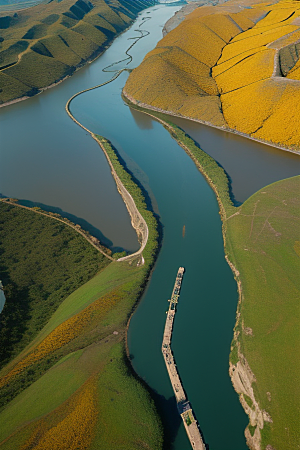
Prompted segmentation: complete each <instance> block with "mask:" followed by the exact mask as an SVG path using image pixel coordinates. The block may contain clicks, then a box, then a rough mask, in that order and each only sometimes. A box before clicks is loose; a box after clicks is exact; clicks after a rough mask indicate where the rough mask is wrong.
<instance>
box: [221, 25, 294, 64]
mask: <svg viewBox="0 0 300 450" xmlns="http://www.w3.org/2000/svg"><path fill="white" fill-rule="evenodd" d="M298 28H299V27H297V26H296V25H286V26H282V27H279V28H276V30H268V31H266V32H265V33H262V34H259V35H258V36H251V37H249V38H247V39H242V40H240V41H238V42H233V43H232V44H231V43H230V44H228V45H226V47H225V48H224V49H223V52H222V56H221V58H220V59H219V61H218V63H219V64H221V63H222V62H224V61H227V60H228V59H230V58H234V57H235V56H237V55H239V54H241V53H243V52H245V51H247V50H251V49H254V48H258V47H261V46H263V45H267V44H269V43H270V42H273V41H275V40H276V39H279V38H281V37H283V36H285V35H286V34H288V33H291V32H292V31H296V30H297V29H298Z"/></svg>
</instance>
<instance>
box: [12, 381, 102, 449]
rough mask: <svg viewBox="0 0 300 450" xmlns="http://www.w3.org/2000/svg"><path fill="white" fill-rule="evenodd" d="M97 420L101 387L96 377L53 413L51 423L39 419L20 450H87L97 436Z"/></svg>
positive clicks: (49, 418) (49, 419)
mask: <svg viewBox="0 0 300 450" xmlns="http://www.w3.org/2000/svg"><path fill="white" fill-rule="evenodd" d="M96 421H97V388H96V382H95V380H94V379H93V378H92V379H90V380H88V381H87V382H86V383H85V384H84V385H83V387H82V388H80V389H79V390H78V391H77V392H75V394H73V395H72V397H71V398H70V399H69V400H68V401H67V402H65V403H64V404H62V405H61V406H60V407H59V408H57V409H56V410H54V411H53V412H52V413H50V414H49V415H48V417H47V422H46V421H45V420H44V419H41V420H39V421H38V423H37V425H36V426H35V429H34V431H33V433H32V435H31V436H30V438H29V439H28V440H27V441H26V442H25V444H24V445H23V446H22V448H21V449H20V450H29V449H31V448H34V449H36V450H86V449H87V448H88V447H89V445H90V443H91V441H92V438H93V436H94V429H95V425H96ZM46 423H47V426H46ZM49 425H50V427H49Z"/></svg>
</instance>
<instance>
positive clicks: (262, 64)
mask: <svg viewBox="0 0 300 450" xmlns="http://www.w3.org/2000/svg"><path fill="white" fill-rule="evenodd" d="M274 55H275V50H271V49H270V50H265V51H263V52H259V53H255V54H254V55H251V56H249V57H248V58H245V59H243V60H242V61H241V62H239V63H237V64H236V65H234V66H233V67H232V68H230V69H228V70H227V71H225V72H223V73H222V74H220V75H219V76H217V77H216V80H217V83H218V87H219V90H220V93H221V94H226V92H230V91H233V90H235V89H239V88H241V87H243V86H247V85H249V84H251V83H255V82H256V81H260V80H264V79H266V78H270V77H271V76H272V73H273V68H274Z"/></svg>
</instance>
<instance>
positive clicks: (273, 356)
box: [227, 177, 300, 450]
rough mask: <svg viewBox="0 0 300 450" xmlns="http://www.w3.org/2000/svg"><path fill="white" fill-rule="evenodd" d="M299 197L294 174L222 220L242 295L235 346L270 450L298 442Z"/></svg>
mask: <svg viewBox="0 0 300 450" xmlns="http://www.w3.org/2000/svg"><path fill="white" fill-rule="evenodd" d="M299 192H300V177H294V178H290V179H287V180H283V181H279V182H277V183H274V184H272V185H270V186H267V187H265V188H263V189H262V190H260V191H259V192H257V193H256V194H254V195H253V196H252V197H251V198H249V199H248V200H247V201H246V202H245V203H244V204H243V205H242V206H241V207H240V208H239V214H238V215H236V216H234V217H232V218H231V219H230V220H228V221H227V237H228V239H227V242H228V244H227V252H228V254H229V258H230V260H231V261H232V262H233V263H234V265H235V266H236V267H237V269H238V270H239V272H240V280H241V283H242V290H243V297H242V302H241V304H240V307H239V313H240V314H241V315H240V317H239V320H238V322H237V327H236V331H237V332H238V336H237V343H236V342H235V343H234V346H235V348H236V346H237V347H238V351H239V354H240V358H241V355H245V357H246V359H247V361H248V363H249V365H250V368H251V370H252V371H253V372H254V375H255V377H256V382H255V383H253V386H252V387H253V389H254V394H255V398H256V400H257V401H258V403H259V407H260V409H262V410H265V411H267V412H268V414H269V415H270V416H271V418H272V421H273V422H272V423H266V424H265V426H264V428H263V430H262V433H261V434H262V448H266V446H267V445H268V444H270V445H272V447H274V448H276V450H280V449H283V450H294V449H296V448H298V447H299V445H300V433H299V423H300V362H299V358H298V355H299V353H300V329H299V319H300V309H299V299H300V279H299V273H300V259H299V257H300V252H299V219H300V198H299ZM234 353H235V354H236V352H234ZM234 362H236V361H234ZM253 409H254V408H253ZM252 425H255V424H254V423H252Z"/></svg>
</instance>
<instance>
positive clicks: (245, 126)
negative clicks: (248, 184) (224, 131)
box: [221, 78, 300, 147]
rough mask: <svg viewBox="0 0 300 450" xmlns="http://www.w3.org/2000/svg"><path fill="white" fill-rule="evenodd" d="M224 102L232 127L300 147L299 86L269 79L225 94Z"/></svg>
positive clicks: (226, 118)
mask: <svg viewBox="0 0 300 450" xmlns="http://www.w3.org/2000/svg"><path fill="white" fill-rule="evenodd" d="M256 99H259V101H258V100H256ZM221 100H222V106H223V114H224V117H225V120H226V122H227V123H228V125H229V126H230V127H231V128H234V129H237V130H239V131H242V132H243V133H247V134H250V135H251V136H253V137H256V138H259V139H263V140H267V141H272V142H274V143H279V144H281V145H284V146H291V147H294V146H300V129H299V117H300V89H299V85H298V84H297V83H295V84H289V83H288V82H286V80H284V79H283V80H282V81H278V80H276V79H272V78H270V79H268V80H265V81H261V82H258V83H254V84H251V85H249V86H246V87H244V88H242V89H238V90H237V91H234V92H232V93H229V94H225V95H222V97H221Z"/></svg>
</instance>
